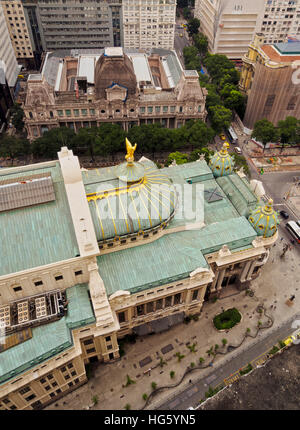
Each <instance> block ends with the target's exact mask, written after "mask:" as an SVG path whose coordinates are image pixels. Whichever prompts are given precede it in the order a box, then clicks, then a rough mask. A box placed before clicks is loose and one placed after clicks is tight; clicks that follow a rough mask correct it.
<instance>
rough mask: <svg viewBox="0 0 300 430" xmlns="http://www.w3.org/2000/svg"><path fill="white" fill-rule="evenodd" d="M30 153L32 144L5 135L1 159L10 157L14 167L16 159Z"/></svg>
mask: <svg viewBox="0 0 300 430" xmlns="http://www.w3.org/2000/svg"><path fill="white" fill-rule="evenodd" d="M29 153H30V143H29V141H28V140H27V139H25V138H19V137H16V136H9V135H7V134H5V135H4V136H3V137H1V139H0V157H9V158H10V159H11V164H12V165H13V162H14V159H15V158H16V157H20V156H23V155H28V154H29Z"/></svg>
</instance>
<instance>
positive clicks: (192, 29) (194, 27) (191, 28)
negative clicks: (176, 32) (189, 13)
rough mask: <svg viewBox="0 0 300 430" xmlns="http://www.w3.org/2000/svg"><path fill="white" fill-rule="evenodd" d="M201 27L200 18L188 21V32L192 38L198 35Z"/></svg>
mask: <svg viewBox="0 0 300 430" xmlns="http://www.w3.org/2000/svg"><path fill="white" fill-rule="evenodd" d="M199 27H200V21H199V19H198V18H192V19H190V20H189V21H188V24H187V31H188V33H189V35H190V36H192V35H193V34H197V33H198V29H199Z"/></svg>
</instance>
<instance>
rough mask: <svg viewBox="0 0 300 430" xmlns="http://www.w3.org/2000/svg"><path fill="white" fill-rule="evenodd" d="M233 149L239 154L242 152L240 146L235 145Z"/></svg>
mask: <svg viewBox="0 0 300 430" xmlns="http://www.w3.org/2000/svg"><path fill="white" fill-rule="evenodd" d="M234 150H235V152H236V153H237V154H241V153H242V150H241V148H239V147H238V146H236V147H235V148H234Z"/></svg>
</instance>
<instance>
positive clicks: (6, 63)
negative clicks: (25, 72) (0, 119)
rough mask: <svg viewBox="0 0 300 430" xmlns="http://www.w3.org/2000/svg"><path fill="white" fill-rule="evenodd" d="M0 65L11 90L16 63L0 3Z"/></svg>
mask: <svg viewBox="0 0 300 430" xmlns="http://www.w3.org/2000/svg"><path fill="white" fill-rule="evenodd" d="M0 40H1V43H0V62H1V63H0V64H1V68H2V69H3V70H4V73H5V76H6V80H7V83H8V85H9V87H11V88H13V87H14V86H15V84H16V80H17V76H18V71H19V68H18V63H17V59H16V55H15V51H14V48H13V46H12V43H11V39H10V35H9V31H8V28H7V24H6V19H5V15H4V11H3V8H2V5H1V3H0Z"/></svg>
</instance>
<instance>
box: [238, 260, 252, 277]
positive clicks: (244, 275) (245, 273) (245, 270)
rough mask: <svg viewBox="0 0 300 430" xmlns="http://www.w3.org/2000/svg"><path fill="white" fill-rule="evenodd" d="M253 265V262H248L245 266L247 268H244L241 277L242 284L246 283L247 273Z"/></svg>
mask: <svg viewBox="0 0 300 430" xmlns="http://www.w3.org/2000/svg"><path fill="white" fill-rule="evenodd" d="M251 263H252V260H250V261H247V262H246V264H245V266H244V268H243V271H242V273H241V276H240V281H241V282H244V281H245V280H246V277H247V273H248V270H249V267H250V265H251Z"/></svg>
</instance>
